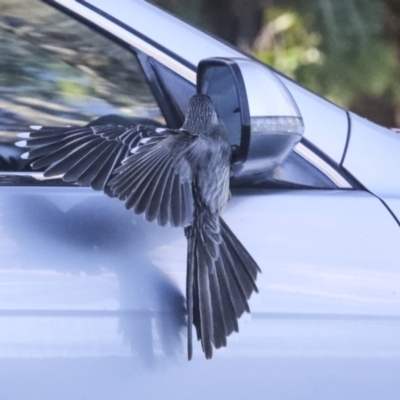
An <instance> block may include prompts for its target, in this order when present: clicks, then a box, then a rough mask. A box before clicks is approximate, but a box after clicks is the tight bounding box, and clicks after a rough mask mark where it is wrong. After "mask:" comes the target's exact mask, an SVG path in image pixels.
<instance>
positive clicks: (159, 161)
mask: <svg viewBox="0 0 400 400" xmlns="http://www.w3.org/2000/svg"><path fill="white" fill-rule="evenodd" d="M31 128H32V131H31V132H28V133H23V134H20V135H19V136H20V137H21V138H23V139H25V140H22V141H20V142H17V145H18V146H20V147H26V148H28V150H29V151H28V152H26V153H24V154H23V155H22V157H23V158H26V159H30V160H33V162H32V164H31V167H32V168H33V169H35V170H38V169H44V176H46V177H51V176H58V175H61V176H62V179H63V180H64V181H66V182H74V183H77V184H78V185H80V186H90V187H92V188H93V189H94V190H103V191H104V192H105V193H106V194H108V195H109V196H117V197H118V198H119V199H120V200H123V201H125V206H126V208H127V209H133V211H134V212H135V213H137V214H141V213H144V214H145V217H146V219H147V220H148V221H153V220H157V222H158V224H160V225H166V224H168V223H170V224H171V225H172V226H186V225H187V224H189V223H190V222H191V220H192V218H193V196H192V192H191V182H192V171H191V168H190V165H189V164H188V162H187V161H186V160H185V157H184V149H185V145H187V144H188V143H190V142H191V141H193V140H195V137H193V136H191V135H189V134H188V133H186V132H183V131H174V130H168V129H156V128H154V127H151V126H146V125H130V126H123V125H96V126H93V125H87V126H84V127H80V128H40V127H35V126H33V127H31ZM131 153H132V154H131Z"/></svg>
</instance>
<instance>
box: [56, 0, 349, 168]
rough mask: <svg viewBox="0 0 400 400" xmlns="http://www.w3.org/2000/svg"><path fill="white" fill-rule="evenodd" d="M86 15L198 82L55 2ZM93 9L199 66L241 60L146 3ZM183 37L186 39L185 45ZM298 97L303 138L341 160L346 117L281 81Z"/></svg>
mask: <svg viewBox="0 0 400 400" xmlns="http://www.w3.org/2000/svg"><path fill="white" fill-rule="evenodd" d="M55 1H56V2H58V3H60V4H63V5H64V6H66V7H68V8H70V9H72V10H74V11H75V12H77V13H78V14H81V15H83V16H85V17H86V18H88V19H90V20H91V21H92V22H94V23H97V24H99V25H100V26H102V27H103V28H105V29H107V30H109V31H110V32H111V33H112V34H115V35H116V36H118V37H120V38H121V39H122V40H124V41H126V42H128V43H130V44H132V45H133V46H135V47H137V48H139V49H140V50H142V51H144V52H145V53H147V54H150V55H151V56H152V57H155V58H156V59H157V60H159V61H160V62H161V63H163V64H165V65H166V66H167V67H169V68H171V69H172V70H174V71H176V72H177V73H178V74H180V75H182V76H184V77H185V78H186V79H188V80H189V81H191V82H193V83H195V73H193V72H192V71H190V70H188V69H187V68H186V67H184V66H182V64H179V62H177V61H176V60H174V59H173V56H171V55H166V54H164V53H163V52H162V51H160V50H159V49H157V48H155V47H153V46H152V45H150V44H148V43H146V42H145V41H143V40H142V39H138V38H137V37H135V36H134V35H132V34H130V33H128V32H126V31H125V30H124V29H122V28H121V27H118V26H116V25H115V24H113V23H111V22H110V21H108V20H107V19H106V18H104V17H101V16H99V15H98V14H96V13H94V12H92V11H91V10H89V9H88V8H86V7H85V6H83V5H81V4H79V3H77V2H75V1H73V0H55ZM87 3H89V4H92V5H94V6H96V7H98V8H99V9H102V10H104V11H105V12H106V13H108V14H110V15H112V16H113V17H114V18H117V19H118V20H119V21H121V22H123V23H125V24H127V25H128V26H131V27H133V28H134V29H135V30H137V31H139V32H140V33H141V34H143V35H144V36H146V37H147V38H149V39H151V40H152V41H154V42H156V43H158V44H159V45H160V46H162V47H164V48H166V49H168V50H169V51H171V52H172V53H175V54H176V55H177V56H179V57H180V58H182V59H184V60H186V61H187V62H189V63H191V64H192V65H193V66H196V65H197V64H198V63H199V62H200V60H202V59H204V58H210V57H243V54H241V53H239V52H238V51H236V50H235V49H234V48H233V47H230V46H227V45H225V44H223V43H221V42H219V41H218V40H216V39H214V38H212V37H210V36H208V35H206V34H205V33H203V32H200V31H198V30H197V29H195V28H193V27H191V26H190V25H188V24H186V23H185V22H183V21H180V20H179V19H177V18H175V17H173V16H172V15H169V14H167V13H164V12H163V11H161V10H160V9H158V8H156V7H154V6H152V5H150V4H148V3H146V2H144V1H142V0H118V6H116V3H115V2H110V1H108V0H89V1H87ZM182 38H184V40H182ZM280 78H281V79H282V81H283V82H284V83H285V85H286V86H287V87H288V89H289V91H290V92H291V94H292V96H293V97H294V99H295V101H296V102H297V105H298V107H299V109H300V113H301V115H302V116H303V119H304V124H305V132H304V136H305V137H306V138H307V139H308V140H310V141H311V142H312V143H313V144H315V145H316V146H317V147H318V148H320V150H321V151H323V152H324V153H325V154H326V155H328V156H329V157H330V158H332V160H334V161H336V162H337V163H339V162H340V161H341V158H342V155H343V151H344V147H345V143H346V138H347V126H348V124H347V115H346V112H345V111H344V110H342V109H341V108H339V107H336V106H334V105H333V104H331V103H329V102H327V101H326V100H324V99H322V98H321V97H319V96H316V95H315V94H313V93H311V92H310V91H308V90H306V89H304V88H302V87H300V86H298V85H297V84H295V83H293V82H292V81H290V80H288V79H285V78H283V77H280Z"/></svg>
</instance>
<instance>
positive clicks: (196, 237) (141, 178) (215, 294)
mask: <svg viewBox="0 0 400 400" xmlns="http://www.w3.org/2000/svg"><path fill="white" fill-rule="evenodd" d="M23 137H25V138H26V139H27V140H26V141H22V142H19V145H20V146H26V147H28V148H29V149H30V150H29V152H27V153H25V154H24V155H23V156H24V158H28V159H34V161H33V162H32V164H31V165H32V168H34V169H41V168H44V169H45V172H44V174H45V176H54V175H62V176H63V179H64V180H65V181H67V182H76V183H78V184H79V185H82V186H91V187H92V188H93V189H95V190H103V191H104V192H105V193H106V194H108V195H109V196H115V197H118V198H119V199H120V200H122V201H124V202H125V207H126V208H128V209H133V211H134V212H135V213H137V214H144V215H145V218H146V219H147V220H148V221H155V220H156V221H157V223H158V224H159V225H161V226H164V225H166V224H168V223H169V224H170V225H172V226H175V227H178V226H181V227H184V228H185V235H186V237H187V240H188V258H187V313H188V356H189V359H190V358H191V357H192V325H193V324H194V325H195V327H196V332H197V337H198V339H199V340H201V344H202V348H203V351H204V353H205V356H206V358H211V357H212V351H213V347H215V348H219V347H222V346H226V338H227V336H228V335H230V334H231V333H232V332H233V331H238V322H237V319H238V318H239V317H240V316H241V315H242V314H243V312H244V311H247V312H249V311H250V310H249V306H248V299H249V297H250V295H251V294H252V293H253V292H254V291H257V287H256V284H255V280H256V277H257V273H258V272H259V268H258V266H257V264H256V262H255V261H254V260H253V258H252V257H251V256H250V254H249V253H248V252H247V251H246V249H245V248H244V247H243V245H242V244H241V243H240V242H239V240H238V239H237V238H236V237H235V235H234V234H233V233H232V232H231V230H230V229H229V228H228V226H227V225H226V223H225V222H224V221H223V220H222V218H221V217H220V213H221V212H222V211H223V209H224V207H225V205H226V203H227V201H228V199H229V174H230V159H231V150H230V146H229V144H228V142H227V139H226V132H225V130H224V128H223V126H222V125H221V123H220V122H219V120H218V116H217V113H216V110H215V107H214V105H213V104H212V102H211V100H210V98H209V97H208V96H205V95H196V96H194V97H192V99H191V100H190V105H189V109H188V113H187V115H186V118H185V122H184V124H183V126H182V128H181V129H180V130H171V129H165V130H160V129H155V128H153V127H151V126H144V125H131V126H121V125H100V126H96V125H94V124H93V123H92V124H90V125H88V126H85V127H82V128H48V129H37V130H34V131H33V132H30V133H29V134H28V135H26V134H25V135H23Z"/></svg>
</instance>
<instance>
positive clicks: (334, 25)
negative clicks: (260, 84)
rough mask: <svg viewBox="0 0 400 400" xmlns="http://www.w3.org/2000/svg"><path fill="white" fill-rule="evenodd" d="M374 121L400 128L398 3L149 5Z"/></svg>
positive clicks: (268, 0)
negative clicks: (209, 34) (202, 30)
mask: <svg viewBox="0 0 400 400" xmlns="http://www.w3.org/2000/svg"><path fill="white" fill-rule="evenodd" d="M150 2H151V3H153V4H156V5H158V6H160V7H162V8H164V9H166V10H168V11H170V12H172V13H173V14H175V15H178V16H179V17H181V18H182V19H184V20H186V21H189V22H191V23H192V24H195V25H197V26H198V27H201V28H202V29H204V30H206V31H208V32H211V33H213V34H214V35H216V36H218V37H220V38H222V39H224V40H225V41H227V42H229V43H231V44H234V45H235V46H238V47H239V48H241V49H242V50H244V51H246V52H248V53H250V54H252V55H253V56H255V57H257V58H259V59H260V60H262V61H263V62H265V63H267V64H269V65H270V66H272V67H274V68H276V69H277V70H278V71H280V72H282V73H284V74H286V75H288V76H290V77H291V78H293V79H295V80H296V81H297V82H299V83H300V84H302V85H303V86H305V87H307V88H309V89H311V90H312V91H314V92H316V93H319V94H320V95H322V96H324V97H326V98H328V99H329V100H331V101H332V102H334V103H336V104H338V105H340V106H342V107H345V108H347V109H350V110H352V111H354V112H356V113H357V114H360V115H362V116H364V117H366V118H368V119H370V120H372V121H374V122H376V123H379V124H381V125H384V126H388V127H395V126H396V127H400V71H399V68H398V65H399V59H400V0H186V1H185V2H182V1H180V0H151V1H150Z"/></svg>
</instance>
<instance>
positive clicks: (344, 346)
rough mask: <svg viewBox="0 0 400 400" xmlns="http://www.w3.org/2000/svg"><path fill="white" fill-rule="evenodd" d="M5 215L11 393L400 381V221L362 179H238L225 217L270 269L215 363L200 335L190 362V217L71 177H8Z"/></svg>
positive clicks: (0, 360)
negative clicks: (144, 208)
mask: <svg viewBox="0 0 400 400" xmlns="http://www.w3.org/2000/svg"><path fill="white" fill-rule="evenodd" d="M0 215H1V217H0V227H1V229H0V236H1V247H0V257H1V259H2V267H1V269H0V276H1V287H2V290H1V294H0V321H1V324H2V327H3V328H2V330H1V332H0V375H1V376H2V377H3V378H5V381H4V382H5V383H3V384H2V385H1V386H0V396H1V397H2V398H7V399H20V398H24V396H25V394H26V393H28V391H29V393H31V397H34V398H42V397H46V396H48V395H49V394H52V393H53V394H54V396H55V397H57V398H58V399H68V398H71V397H73V398H79V396H81V397H85V398H88V399H108V398H110V397H112V398H116V399H128V398H132V396H133V397H134V398H137V399H141V398H143V399H144V398H160V397H165V396H167V397H171V398H174V397H181V396H182V395H183V394H184V393H190V398H194V399H202V398H204V397H207V398H211V399H214V398H215V399H216V398H220V397H221V396H225V395H232V396H233V397H235V398H246V399H256V398H260V397H264V396H266V395H269V396H272V397H273V398H287V397H285V396H293V397H294V398H308V399H312V398H315V399H317V398H321V395H322V394H321V393H324V396H323V397H324V398H326V399H330V398H332V399H334V398H337V395H338V390H341V393H343V395H344V396H347V398H351V396H353V395H355V394H357V395H360V393H365V397H364V396H363V398H367V399H368V398H374V397H373V394H374V393H376V392H377V391H379V390H382V392H380V393H385V389H384V385H390V387H391V388H394V387H398V386H400V384H399V383H398V380H397V375H396V374H395V372H394V371H397V372H398V371H399V367H400V363H399V361H400V340H399V337H400V335H399V333H400V332H399V331H400V307H399V303H400V298H399V295H400V270H399V269H398V261H397V260H398V259H399V256H400V254H399V253H400V247H399V246H398V243H399V241H400V230H399V229H398V226H397V224H396V223H395V222H394V220H393V219H392V218H391V216H390V215H389V213H388V212H387V211H386V209H385V208H384V207H383V206H382V204H381V203H380V201H379V200H378V199H376V198H375V197H374V196H372V195H370V194H368V193H364V192H356V191H273V190H265V191H257V192H255V193H254V192H253V191H250V192H249V191H240V192H238V193H236V194H235V195H234V196H233V198H232V200H231V201H230V203H229V205H228V209H227V211H226V213H225V214H224V218H225V220H226V221H227V223H228V224H229V226H230V227H231V228H232V230H233V231H234V232H235V233H236V234H237V236H238V237H239V239H240V240H241V241H242V242H243V244H244V245H245V246H246V248H247V249H248V250H249V251H250V253H251V254H252V255H253V256H254V257H255V259H256V260H257V261H258V262H259V264H260V267H261V268H262V274H261V275H260V276H259V279H258V281H257V284H258V287H259V290H260V293H258V294H254V295H253V296H252V298H251V301H250V305H251V309H252V314H251V315H245V316H243V317H242V319H241V321H240V332H239V334H233V335H232V336H231V337H229V338H228V347H227V348H226V349H220V350H218V351H216V352H215V354H214V358H213V360H211V361H206V360H204V357H203V354H202V351H201V349H200V345H199V344H198V343H197V342H196V345H195V355H194V360H193V361H192V362H190V363H189V362H187V361H186V351H185V341H186V338H185V330H184V323H182V321H183V319H182V318H184V309H183V308H182V304H183V296H182V294H181V293H182V292H183V291H184V287H185V268H186V261H185V257H186V240H185V238H184V236H183V232H182V230H181V229H172V228H160V227H157V226H156V224H150V223H147V222H145V221H144V220H143V218H142V217H141V216H135V215H134V214H133V213H131V212H129V211H126V210H124V207H123V204H122V203H121V202H119V201H117V200H116V199H110V198H108V197H106V196H105V195H103V194H102V193H95V192H92V191H91V190H90V189H87V188H77V187H75V188H51V187H50V188H43V187H32V188H28V187H20V188H16V187H10V188H7V187H3V188H1V190H0ZM365 215H370V218H365ZM294 238H296V239H294ZM382 255H384V257H383V258H382ZM350 366H353V367H350ZM366 374H367V375H368V376H372V377H373V379H372V380H370V381H368V382H365V376H366ZM20 377H23V382H24V384H23V385H21V384H20V381H21V379H20ZM334 382H339V385H342V386H341V388H340V389H339V388H338V387H336V386H335V384H334ZM347 382H348V384H347ZM292 385H293V386H292ZM366 387H367V388H369V390H368V391H367V392H366V389H365V388H366ZM188 396H189V395H188ZM343 398H344V397H343ZM388 398H390V397H388Z"/></svg>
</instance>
